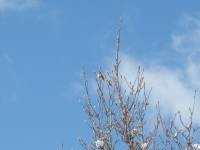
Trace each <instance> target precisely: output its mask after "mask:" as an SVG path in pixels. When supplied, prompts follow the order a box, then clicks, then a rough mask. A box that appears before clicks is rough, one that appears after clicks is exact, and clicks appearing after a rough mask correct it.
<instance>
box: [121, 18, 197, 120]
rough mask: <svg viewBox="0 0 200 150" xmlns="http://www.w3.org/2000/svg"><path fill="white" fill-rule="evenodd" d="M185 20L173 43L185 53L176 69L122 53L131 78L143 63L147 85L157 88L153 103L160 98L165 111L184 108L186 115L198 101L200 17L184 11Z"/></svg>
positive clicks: (169, 111) (123, 65) (123, 72)
mask: <svg viewBox="0 0 200 150" xmlns="http://www.w3.org/2000/svg"><path fill="white" fill-rule="evenodd" d="M181 24H182V25H181V27H182V29H181V30H180V31H176V32H174V33H172V43H171V45H172V48H173V49H174V50H175V51H176V52H177V53H178V54H179V56H180V57H183V60H184V63H183V64H182V66H180V67H172V68H173V69H172V68H169V67H166V66H164V65H161V64H158V63H155V62H152V61H151V60H149V64H148V65H147V64H145V63H144V62H139V61H138V60H137V59H135V58H132V57H130V56H128V55H122V64H121V72H122V74H123V75H125V76H127V78H128V79H129V80H134V77H135V74H136V71H137V67H138V65H141V66H143V67H144V69H145V73H144V76H145V81H146V83H147V86H149V87H150V86H151V87H152V89H153V90H152V93H151V100H153V103H154V104H155V103H157V101H159V102H160V106H161V108H162V111H164V112H165V113H176V112H177V111H181V113H182V114H183V116H185V117H189V116H188V112H189V107H191V106H192V104H193V102H194V95H195V90H198V89H200V76H199V75H200V59H199V58H200V42H199V41H200V18H198V17H194V16H189V15H184V17H183V19H182V20H181ZM166 57H167V56H166ZM161 61H162V60H161ZM198 95H200V93H197V98H196V104H195V106H196V108H195V115H194V120H195V122H196V123H200V117H199V115H198V114H200V109H199V108H200V107H199V106H200V96H198Z"/></svg>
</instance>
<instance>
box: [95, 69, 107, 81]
mask: <svg viewBox="0 0 200 150" xmlns="http://www.w3.org/2000/svg"><path fill="white" fill-rule="evenodd" d="M97 79H98V80H104V79H105V78H104V75H103V73H102V72H101V71H99V72H98V74H97Z"/></svg>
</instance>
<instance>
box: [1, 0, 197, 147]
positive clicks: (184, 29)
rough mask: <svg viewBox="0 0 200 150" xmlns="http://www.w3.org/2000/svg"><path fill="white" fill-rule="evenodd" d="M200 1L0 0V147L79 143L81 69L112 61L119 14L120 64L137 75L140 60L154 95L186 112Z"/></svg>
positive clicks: (82, 131)
mask: <svg viewBox="0 0 200 150" xmlns="http://www.w3.org/2000/svg"><path fill="white" fill-rule="evenodd" d="M199 6H200V1H188V0H176V1H174V0H167V1H164V0H152V1H143V0H125V1H124V0H101V1H98V0H79V1H78V0H59V1H55V0H0V149H2V150H55V149H56V148H57V146H58V145H60V144H62V143H63V144H64V146H65V149H74V150H77V149H80V144H79V142H78V138H79V137H88V135H89V134H88V130H87V125H86V123H85V118H86V117H85V115H84V113H83V111H82V106H81V98H82V97H81V96H82V88H81V87H82V80H81V70H82V67H84V66H85V67H86V68H87V70H88V72H89V76H90V75H91V74H92V73H93V72H94V71H95V69H97V68H98V66H99V65H103V66H105V67H107V66H110V65H111V62H112V58H113V54H114V46H115V29H116V26H117V22H118V20H119V18H120V17H123V18H124V24H123V29H122V36H121V39H122V45H121V59H122V67H121V68H122V69H121V72H122V73H124V74H126V75H127V76H128V79H130V80H133V77H134V76H133V75H134V73H135V71H136V68H137V66H138V65H139V64H140V65H142V66H143V67H144V69H145V74H144V75H145V77H146V81H147V83H148V85H149V86H151V87H152V88H153V91H152V101H153V103H154V102H156V101H157V100H160V102H161V107H162V108H163V111H164V112H166V113H174V112H175V111H177V110H181V112H182V113H183V114H184V115H185V114H187V110H186V109H187V107H188V106H189V105H190V104H191V102H192V99H193V95H194V91H195V89H196V90H198V87H199V86H200V80H199V79H198V76H199V73H200V60H199V59H198V58H199V56H200V8H199ZM197 95H198V94H197ZM196 104H200V102H199V101H198V99H197V102H196ZM197 107H198V106H197ZM197 113H198V110H196V114H197ZM195 122H196V123H200V119H199V118H198V115H196V116H195Z"/></svg>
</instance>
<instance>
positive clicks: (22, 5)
mask: <svg viewBox="0 0 200 150" xmlns="http://www.w3.org/2000/svg"><path fill="white" fill-rule="evenodd" d="M38 4H39V0H0V11H1V12H4V11H7V10H23V9H26V8H32V7H35V6H38Z"/></svg>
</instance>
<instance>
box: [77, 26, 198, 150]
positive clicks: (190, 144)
mask: <svg viewBox="0 0 200 150" xmlns="http://www.w3.org/2000/svg"><path fill="white" fill-rule="evenodd" d="M120 32H121V26H120V28H119V29H117V32H116V55H115V59H114V64H113V66H112V68H111V70H110V71H107V72H105V71H104V70H103V69H102V68H100V69H99V70H98V71H97V72H96V73H95V80H96V85H97V89H96V96H91V95H90V89H89V85H88V79H87V73H86V71H85V70H84V71H83V78H84V89H85V90H84V111H85V113H86V114H87V117H88V124H89V127H90V129H91V131H92V141H91V142H89V143H86V142H84V140H82V139H81V140H80V142H81V144H82V146H83V148H84V149H86V150H99V149H101V150H115V149H117V147H118V145H119V144H122V145H125V146H124V149H128V150H147V149H155V150H156V149H180V150H183V149H187V150H192V149H198V144H196V145H195V144H194V142H195V138H194V137H195V136H194V134H195V133H196V132H197V131H198V128H194V126H193V114H194V107H193V108H192V109H189V110H190V121H189V124H188V125H187V124H186V123H184V121H183V120H182V117H181V114H180V113H177V115H175V117H174V118H171V119H168V120H166V119H163V117H162V116H161V113H160V109H159V105H157V106H158V107H157V109H156V110H157V112H158V113H157V115H156V116H155V117H154V118H151V121H153V122H154V123H153V125H152V126H150V125H149V120H148V119H147V117H146V116H147V115H148V114H147V110H148V109H150V108H149V95H150V92H151V90H147V89H146V84H145V80H144V76H143V73H144V70H143V69H142V68H141V67H138V70H137V75H136V77H135V81H134V82H130V81H128V80H127V79H126V77H125V76H124V75H122V74H121V72H120V56H119V50H120ZM177 118H179V121H180V123H178V124H177V123H176V120H177ZM197 135H198V134H197ZM197 143H198V142H197ZM199 149H200V145H199Z"/></svg>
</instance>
